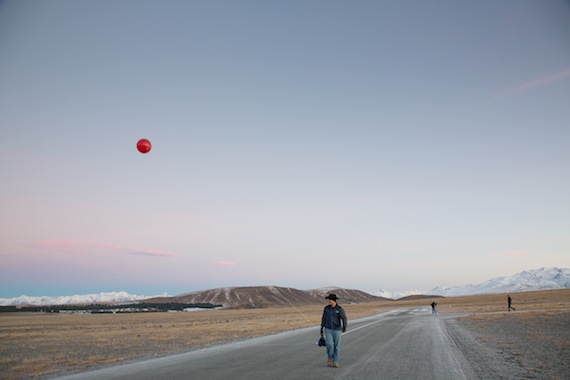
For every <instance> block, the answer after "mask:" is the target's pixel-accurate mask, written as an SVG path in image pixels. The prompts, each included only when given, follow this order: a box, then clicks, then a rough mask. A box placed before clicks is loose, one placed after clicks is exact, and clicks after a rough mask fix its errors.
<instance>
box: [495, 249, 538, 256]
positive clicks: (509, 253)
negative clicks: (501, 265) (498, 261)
mask: <svg viewBox="0 0 570 380" xmlns="http://www.w3.org/2000/svg"><path fill="white" fill-rule="evenodd" d="M531 253H532V251H530V250H528V249H505V250H501V251H497V252H496V254H497V256H506V257H518V256H526V255H530V254H531Z"/></svg>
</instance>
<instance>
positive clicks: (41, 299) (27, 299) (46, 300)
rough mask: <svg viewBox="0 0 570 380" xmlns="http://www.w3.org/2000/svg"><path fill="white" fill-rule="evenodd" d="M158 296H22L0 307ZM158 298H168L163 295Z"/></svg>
mask: <svg viewBox="0 0 570 380" xmlns="http://www.w3.org/2000/svg"><path fill="white" fill-rule="evenodd" d="M152 297H157V296H142V295H136V294H129V293H127V292H123V291H121V292H104V293H97V294H83V295H77V294H76V295H72V296H56V297H50V296H25V295H23V296H20V297H15V298H0V306H23V305H35V306H48V305H77V304H92V303H129V302H135V301H140V300H144V299H147V298H152ZM158 297H168V295H167V294H162V295H160V296H158Z"/></svg>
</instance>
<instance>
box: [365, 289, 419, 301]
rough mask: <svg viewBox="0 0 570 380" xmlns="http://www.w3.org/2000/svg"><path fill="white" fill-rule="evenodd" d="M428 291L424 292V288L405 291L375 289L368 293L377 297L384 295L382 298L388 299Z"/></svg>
mask: <svg viewBox="0 0 570 380" xmlns="http://www.w3.org/2000/svg"><path fill="white" fill-rule="evenodd" d="M427 293H428V292H426V291H425V290H408V291H405V292H391V291H389V290H376V291H374V292H371V293H370V294H372V295H374V296H378V297H384V298H388V299H392V300H397V299H399V298H403V297H407V296H413V295H417V294H427Z"/></svg>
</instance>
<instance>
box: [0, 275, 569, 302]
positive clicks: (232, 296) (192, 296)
mask: <svg viewBox="0 0 570 380" xmlns="http://www.w3.org/2000/svg"><path fill="white" fill-rule="evenodd" d="M563 288H570V269H564V268H548V269H547V268H540V269H533V270H528V271H523V272H520V273H517V274H515V275H514V276H510V277H496V278H493V279H491V280H488V281H485V282H483V283H481V284H477V285H466V286H460V287H451V288H446V287H443V286H440V287H437V288H434V289H432V290H429V291H412V292H401V293H394V292H386V291H381V290H379V291H376V292H372V293H366V292H363V291H360V290H354V289H342V288H338V287H327V288H319V289H312V290H298V289H293V288H284V287H277V286H253V287H231V288H219V289H209V290H204V291H197V292H192V293H186V294H181V295H178V296H173V297H171V296H168V295H166V294H164V295H161V296H142V295H133V294H129V293H126V292H108V293H98V294H85V295H73V296H60V297H29V296H20V297H16V298H0V306H19V305H37V306H46V305H82V304H84V305H89V304H109V303H130V302H138V301H142V300H144V301H145V302H165V303H166V302H180V303H211V304H221V305H223V306H224V308H242V309H243V308H263V307H272V306H277V305H281V306H295V307H297V306H309V305H320V304H323V299H324V297H325V296H326V295H327V294H328V293H336V294H337V295H338V296H339V298H340V300H341V302H342V303H344V304H350V303H364V302H372V301H380V300H386V299H400V298H404V297H409V296H414V295H438V296H444V297H452V296H465V295H475V294H487V293H515V292H523V291H533V290H550V289H563Z"/></svg>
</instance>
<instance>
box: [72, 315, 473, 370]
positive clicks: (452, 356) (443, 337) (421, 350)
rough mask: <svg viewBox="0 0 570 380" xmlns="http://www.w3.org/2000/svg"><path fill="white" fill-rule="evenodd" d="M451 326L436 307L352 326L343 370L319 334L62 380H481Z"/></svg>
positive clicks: (284, 336) (299, 333) (305, 332)
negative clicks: (331, 361) (333, 363)
mask: <svg viewBox="0 0 570 380" xmlns="http://www.w3.org/2000/svg"><path fill="white" fill-rule="evenodd" d="M446 321H447V320H446V318H444V317H441V316H440V315H432V314H431V311H430V309H429V308H422V309H409V310H395V311H391V312H388V313H384V314H380V315H377V316H374V317H369V318H364V319H360V320H353V321H350V320H349V330H348V331H347V332H346V333H345V334H343V336H342V343H341V353H340V360H339V363H340V368H329V367H327V365H326V352H325V348H323V347H318V346H317V345H316V341H317V339H318V338H319V328H318V327H312V328H306V329H301V330H296V331H292V332H287V333H281V334H275V335H271V336H266V337H261V338H255V339H250V340H247V341H242V342H236V343H232V344H227V345H223V346H218V347H213V348H207V349H202V350H197V351H192V352H189V353H185V354H180V355H174V356H169V357H165V358H159V359H152V360H148V361H144V362H138V363H134V364H126V365H121V366H116V367H109V368H105V369H101V370H97V371H92V372H86V373H82V374H77V375H72V376H67V377H64V378H62V379H66V380H72V379H73V380H88V379H137V380H140V379H232V380H246V379H247V380H249V379H287V380H292V379H350V380H358V379H422V380H423V379H438V380H441V379H453V380H456V379H477V378H478V377H477V376H476V374H475V372H474V371H473V369H472V366H471V364H470V361H471V362H473V359H474V358H471V357H469V360H468V359H467V358H466V356H465V355H464V354H463V353H462V352H461V350H460V349H459V348H458V345H457V343H456V338H454V337H453V336H451V335H450V332H449V331H448V329H447V328H446V325H447V323H446ZM469 355H473V353H470V354H469ZM475 359H476V358H475Z"/></svg>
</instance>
